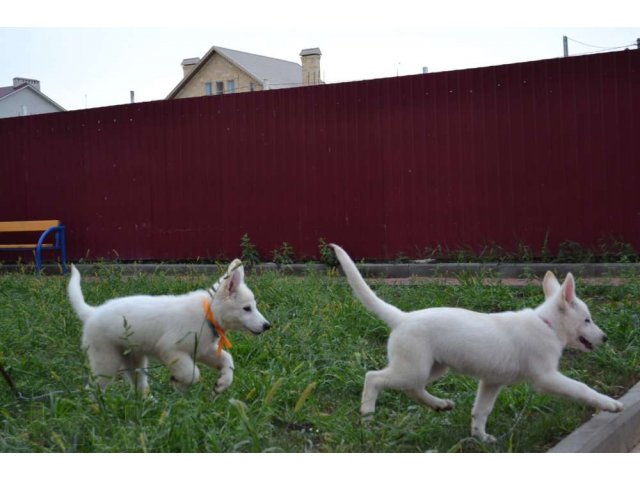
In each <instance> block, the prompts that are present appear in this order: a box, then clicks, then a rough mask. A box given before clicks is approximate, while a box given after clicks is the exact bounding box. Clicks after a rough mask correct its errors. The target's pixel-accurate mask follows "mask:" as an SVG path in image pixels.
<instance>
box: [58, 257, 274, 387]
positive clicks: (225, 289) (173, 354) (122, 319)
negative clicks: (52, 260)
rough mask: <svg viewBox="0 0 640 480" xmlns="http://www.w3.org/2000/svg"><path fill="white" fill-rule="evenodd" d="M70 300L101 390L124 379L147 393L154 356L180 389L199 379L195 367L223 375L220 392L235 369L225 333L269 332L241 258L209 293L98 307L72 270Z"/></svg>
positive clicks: (136, 298) (119, 301) (143, 298)
mask: <svg viewBox="0 0 640 480" xmlns="http://www.w3.org/2000/svg"><path fill="white" fill-rule="evenodd" d="M68 294H69V299H70V300H71V305H72V306H73V309H74V310H75V312H76V314H77V315H78V317H79V318H80V320H82V323H83V334H82V346H83V348H84V349H86V351H87V356H88V357H89V363H90V365H91V369H92V371H93V374H94V375H95V376H96V378H97V381H98V384H99V385H100V387H101V388H102V389H105V388H106V387H107V385H109V383H110V382H111V381H112V380H113V379H114V378H115V377H116V376H117V375H118V374H119V373H122V374H124V376H125V377H127V378H128V379H129V380H130V381H131V383H132V384H133V385H134V386H135V387H137V388H138V389H139V390H140V391H141V392H143V394H145V395H146V394H148V392H149V385H148V382H147V375H146V373H145V370H146V368H147V356H154V357H156V358H158V359H160V360H161V361H162V362H163V363H164V364H165V365H166V366H167V367H168V368H169V369H170V371H171V374H172V378H171V379H172V381H173V382H174V384H175V385H176V387H178V388H180V389H186V388H187V387H189V386H190V385H192V384H194V383H196V382H197V381H198V380H199V379H200V370H199V369H198V367H197V365H196V362H202V363H204V364H206V365H208V366H210V367H213V368H217V369H219V370H220V377H219V378H218V381H217V383H216V385H215V392H216V393H221V392H222V391H224V390H226V389H227V388H228V387H229V385H231V382H232V381H233V368H234V367H233V358H232V356H231V355H230V354H229V353H228V352H227V351H225V350H223V349H222V347H223V346H224V347H227V348H228V347H229V346H230V343H229V342H228V339H227V338H226V335H225V331H226V330H248V331H250V332H251V333H253V334H255V335H258V334H260V333H262V332H264V331H266V330H268V329H269V327H270V326H271V325H270V324H269V322H268V321H267V320H265V318H264V317H263V316H262V314H261V313H260V312H259V311H258V309H257V307H256V301H255V298H254V296H253V293H252V292H251V290H250V289H249V287H247V286H246V284H245V283H244V269H243V267H242V262H240V260H237V259H236V260H234V261H233V262H231V264H230V265H229V268H228V270H227V273H226V274H225V275H224V276H222V277H221V278H220V279H219V280H218V282H216V283H215V284H214V285H213V286H212V288H210V289H208V290H197V291H194V292H191V293H187V294H184V295H162V296H142V295H139V296H131V297H123V298H116V299H112V300H109V301H107V302H105V303H104V304H102V305H100V306H99V307H93V306H90V305H87V303H86V302H85V301H84V297H83V295H82V290H81V289H80V273H79V272H78V270H77V269H76V267H75V266H73V265H72V266H71V280H70V281H69V286H68Z"/></svg>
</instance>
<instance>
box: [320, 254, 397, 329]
mask: <svg viewBox="0 0 640 480" xmlns="http://www.w3.org/2000/svg"><path fill="white" fill-rule="evenodd" d="M331 247H332V248H333V250H334V251H335V252H336V257H337V258H338V261H339V262H340V265H342V270H343V271H344V274H345V275H346V276H347V280H348V281H349V285H351V288H352V289H353V293H354V294H355V296H356V297H357V298H358V300H360V301H361V302H362V304H363V305H364V307H365V308H366V309H367V310H369V312H371V313H373V314H374V315H376V316H377V317H379V318H380V319H382V320H383V321H384V322H385V323H386V324H387V325H388V326H389V328H391V329H392V330H393V329H394V328H395V327H396V325H398V324H399V323H400V320H401V318H402V317H403V316H404V314H405V313H404V312H403V311H402V310H400V309H399V308H396V307H394V306H393V305H390V304H388V303H386V302H384V301H383V300H380V298H378V296H377V295H376V294H375V293H374V292H373V290H371V288H369V285H367V283H366V282H365V281H364V279H363V278H362V275H361V274H360V272H359V271H358V268H357V267H356V265H355V263H353V260H351V258H350V257H349V255H348V254H347V252H345V251H344V250H343V249H342V248H340V247H339V246H338V245H335V244H331Z"/></svg>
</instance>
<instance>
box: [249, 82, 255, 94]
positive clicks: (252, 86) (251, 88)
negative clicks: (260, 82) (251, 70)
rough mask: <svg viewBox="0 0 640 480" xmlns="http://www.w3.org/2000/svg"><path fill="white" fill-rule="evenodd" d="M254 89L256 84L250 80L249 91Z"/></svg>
mask: <svg viewBox="0 0 640 480" xmlns="http://www.w3.org/2000/svg"><path fill="white" fill-rule="evenodd" d="M255 90H256V84H255V83H253V82H251V83H250V84H249V91H251V92H255Z"/></svg>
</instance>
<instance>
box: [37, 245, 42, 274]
mask: <svg viewBox="0 0 640 480" xmlns="http://www.w3.org/2000/svg"><path fill="white" fill-rule="evenodd" d="M41 255H42V249H41V248H40V245H38V246H37V247H36V275H40V269H41V268H42V258H41Z"/></svg>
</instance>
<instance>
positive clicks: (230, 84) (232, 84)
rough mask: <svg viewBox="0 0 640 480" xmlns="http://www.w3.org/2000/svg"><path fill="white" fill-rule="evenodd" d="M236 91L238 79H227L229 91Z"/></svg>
mask: <svg viewBox="0 0 640 480" xmlns="http://www.w3.org/2000/svg"><path fill="white" fill-rule="evenodd" d="M235 91H236V81H235V80H227V92H229V93H235Z"/></svg>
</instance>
